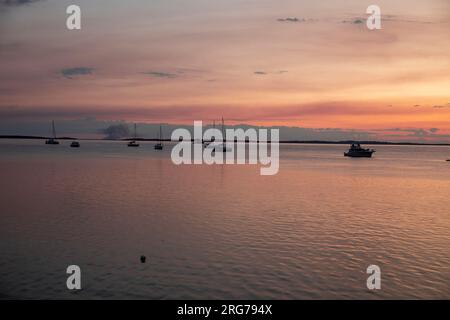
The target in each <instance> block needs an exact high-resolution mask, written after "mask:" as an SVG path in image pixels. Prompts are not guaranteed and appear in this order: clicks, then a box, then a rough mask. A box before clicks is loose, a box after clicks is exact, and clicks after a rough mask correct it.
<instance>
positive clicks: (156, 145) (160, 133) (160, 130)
mask: <svg viewBox="0 0 450 320" xmlns="http://www.w3.org/2000/svg"><path fill="white" fill-rule="evenodd" d="M158 139H159V142H158V143H157V144H155V150H162V149H163V144H162V127H161V126H159V138H158Z"/></svg>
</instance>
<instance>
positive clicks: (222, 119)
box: [222, 117, 226, 142]
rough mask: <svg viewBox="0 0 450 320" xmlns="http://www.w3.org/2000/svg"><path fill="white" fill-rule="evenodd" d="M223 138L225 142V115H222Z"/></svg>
mask: <svg viewBox="0 0 450 320" xmlns="http://www.w3.org/2000/svg"><path fill="white" fill-rule="evenodd" d="M222 140H223V142H225V141H226V140H225V125H224V122H223V117H222Z"/></svg>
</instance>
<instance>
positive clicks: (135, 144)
mask: <svg viewBox="0 0 450 320" xmlns="http://www.w3.org/2000/svg"><path fill="white" fill-rule="evenodd" d="M128 146H129V147H139V143H137V142H136V123H135V124H134V136H133V140H132V141H130V142H128Z"/></svg>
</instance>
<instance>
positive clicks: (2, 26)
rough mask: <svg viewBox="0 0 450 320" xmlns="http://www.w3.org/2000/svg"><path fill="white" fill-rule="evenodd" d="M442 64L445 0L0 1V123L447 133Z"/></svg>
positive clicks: (399, 135)
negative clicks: (373, 22)
mask: <svg viewBox="0 0 450 320" xmlns="http://www.w3.org/2000/svg"><path fill="white" fill-rule="evenodd" d="M70 4H77V5H79V6H80V7H81V11H82V19H81V21H82V22H81V23H82V29H81V30H79V31H69V30H67V29H66V26H65V21H66V18H67V15H66V13H65V11H66V7H67V6H68V5H70ZM371 4H376V5H378V6H379V7H380V8H381V13H382V30H373V31H371V30H368V29H367V27H366V19H367V17H368V15H367V14H366V8H367V7H368V6H369V5H371ZM287 18H297V19H287ZM449 63H450V1H448V0H369V1H366V0H321V1H318V0H316V1H305V0H295V1H294V0H152V1H144V0H140V1H139V0H128V1H119V0H107V1H106V0H105V1H84V0H77V1H56V0H42V1H37V0H35V1H30V0H28V1H26V0H15V1H14V0H0V118H1V120H0V127H1V126H2V123H3V125H8V126H9V127H11V125H12V124H18V125H19V124H20V123H26V122H29V121H42V122H48V121H50V120H51V119H55V120H76V119H82V118H91V119H92V118H95V119H98V120H99V121H100V120H101V121H103V120H125V121H129V122H135V121H136V122H141V123H144V122H148V123H159V122H165V123H172V124H177V123H180V124H189V123H192V121H193V120H204V121H205V122H210V121H212V119H219V118H220V117H222V116H223V117H224V118H225V119H226V120H227V123H228V124H240V123H245V124H251V125H264V126H272V125H274V126H294V127H301V128H308V129H324V128H335V129H340V130H351V129H355V130H361V131H364V132H371V133H372V134H374V135H375V137H376V138H378V139H385V140H399V139H400V140H408V141H415V140H417V139H416V138H420V139H425V140H429V141H440V142H448V143H450V64H449ZM0 131H1V130H0ZM0 133H1V132H0ZM18 133H19V134H20V132H18ZM300 138H301V137H300Z"/></svg>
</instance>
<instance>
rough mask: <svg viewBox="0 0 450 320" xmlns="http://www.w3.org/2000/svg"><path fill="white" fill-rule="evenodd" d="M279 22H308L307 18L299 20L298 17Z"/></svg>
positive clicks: (282, 19) (283, 19) (280, 19)
mask: <svg viewBox="0 0 450 320" xmlns="http://www.w3.org/2000/svg"><path fill="white" fill-rule="evenodd" d="M277 21H278V22H306V21H307V20H306V19H305V18H297V17H287V18H279V19H277Z"/></svg>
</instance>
